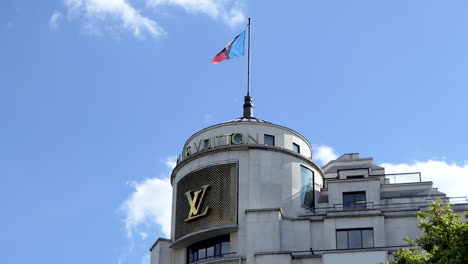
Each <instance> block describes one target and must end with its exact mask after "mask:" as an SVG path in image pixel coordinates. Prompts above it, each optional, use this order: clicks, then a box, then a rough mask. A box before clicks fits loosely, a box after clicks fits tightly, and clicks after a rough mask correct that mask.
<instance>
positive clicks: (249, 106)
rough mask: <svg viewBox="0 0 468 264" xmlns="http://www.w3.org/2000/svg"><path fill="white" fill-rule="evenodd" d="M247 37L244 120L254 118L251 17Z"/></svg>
mask: <svg viewBox="0 0 468 264" xmlns="http://www.w3.org/2000/svg"><path fill="white" fill-rule="evenodd" d="M247 33H248V34H247V35H248V38H249V42H248V44H247V48H248V49H247V96H244V118H252V117H253V103H252V100H253V98H252V96H250V17H249V24H247Z"/></svg>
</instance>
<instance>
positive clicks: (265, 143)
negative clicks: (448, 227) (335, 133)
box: [150, 116, 468, 264]
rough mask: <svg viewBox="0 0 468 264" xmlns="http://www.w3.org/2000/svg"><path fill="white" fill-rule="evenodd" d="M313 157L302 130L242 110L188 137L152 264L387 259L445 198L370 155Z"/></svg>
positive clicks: (284, 263)
mask: <svg viewBox="0 0 468 264" xmlns="http://www.w3.org/2000/svg"><path fill="white" fill-rule="evenodd" d="M312 155H313V151H312V147H311V144H310V143H309V142H308V141H307V139H305V138H304V137H303V136H302V135H301V134H299V133H298V132H296V131H294V130H292V129H289V128H286V127H283V126H279V125H275V124H271V123H269V122H265V121H263V120H260V119H257V118H253V117H248V116H247V117H244V118H239V119H236V120H233V121H230V122H226V123H222V124H219V125H214V126H211V127H208V128H205V129H203V130H201V131H199V132H197V133H195V134H194V135H192V136H191V137H190V138H189V139H188V140H187V141H186V143H185V145H184V149H183V150H182V154H181V155H180V156H179V159H178V162H177V165H176V167H175V168H174V170H173V172H172V175H171V183H172V187H173V197H172V201H173V203H172V229H171V238H170V239H164V238H159V239H157V241H156V242H155V243H154V245H153V246H152V247H151V249H150V250H151V264H181V263H219V264H221V263H239V264H241V263H242V264H244V263H245V264H254V263H257V264H275V263H281V264H296V263H297V264H299V263H303V264H305V263H311V264H312V263H317V264H318V263H322V264H328V263H385V262H386V261H388V260H389V259H391V254H392V253H393V252H394V251H396V250H397V249H399V248H401V247H404V242H403V238H404V237H407V236H409V237H414V236H416V235H419V229H418V228H417V219H416V217H415V213H416V212H417V211H418V210H419V209H420V208H422V207H424V206H426V205H427V203H428V201H429V200H430V199H433V198H435V197H441V198H443V199H445V198H446V197H445V194H444V193H442V192H439V191H437V190H436V189H434V188H433V187H432V182H424V181H422V180H421V179H420V175H419V174H404V175H386V174H385V171H384V168H382V167H379V166H377V165H375V164H374V163H373V160H372V158H360V157H359V154H355V153H354V154H345V155H343V156H342V157H340V158H338V159H337V160H334V161H331V162H329V163H328V164H326V165H325V166H324V167H319V166H318V165H317V164H315V163H314V162H313V161H312ZM397 176H398V177H400V178H404V179H405V182H403V183H400V182H397V181H395V180H394V179H396V177H397ZM466 209H468V207H467V204H466V203H463V204H459V205H456V206H455V210H459V211H460V210H466Z"/></svg>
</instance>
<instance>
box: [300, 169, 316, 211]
mask: <svg viewBox="0 0 468 264" xmlns="http://www.w3.org/2000/svg"><path fill="white" fill-rule="evenodd" d="M301 202H302V204H303V205H304V206H307V207H309V208H314V174H313V172H312V171H311V170H309V169H307V168H306V167H304V166H301Z"/></svg>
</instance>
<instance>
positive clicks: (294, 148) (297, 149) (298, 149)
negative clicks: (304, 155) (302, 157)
mask: <svg viewBox="0 0 468 264" xmlns="http://www.w3.org/2000/svg"><path fill="white" fill-rule="evenodd" d="M293 151H294V152H297V153H300V152H301V150H300V148H299V145H298V144H296V143H293Z"/></svg>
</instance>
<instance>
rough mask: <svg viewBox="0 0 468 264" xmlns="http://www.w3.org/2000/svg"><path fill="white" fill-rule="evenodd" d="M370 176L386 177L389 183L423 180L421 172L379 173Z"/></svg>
mask: <svg viewBox="0 0 468 264" xmlns="http://www.w3.org/2000/svg"><path fill="white" fill-rule="evenodd" d="M370 176H380V177H382V176H383V177H385V182H386V183H387V182H388V183H389V184H399V183H414V182H422V179H421V172H408V173H391V174H378V175H370Z"/></svg>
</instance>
